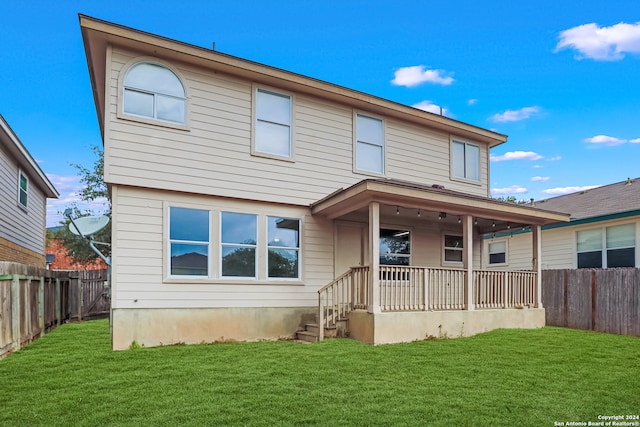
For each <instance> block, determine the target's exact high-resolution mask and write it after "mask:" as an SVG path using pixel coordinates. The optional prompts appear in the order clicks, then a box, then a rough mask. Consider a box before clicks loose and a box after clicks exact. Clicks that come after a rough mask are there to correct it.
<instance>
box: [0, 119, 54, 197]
mask: <svg viewBox="0 0 640 427" xmlns="http://www.w3.org/2000/svg"><path fill="white" fill-rule="evenodd" d="M0 142H2V145H3V146H5V147H6V149H7V150H8V151H9V153H11V155H12V156H13V157H14V158H15V159H16V161H17V162H18V165H19V166H20V167H21V168H22V169H23V170H24V171H25V172H26V173H27V175H28V176H29V178H30V179H31V182H32V184H35V185H36V186H37V187H38V188H40V189H41V190H42V191H43V192H44V194H45V196H46V197H48V198H50V199H57V198H58V197H59V196H60V193H58V190H56V189H55V187H54V186H53V184H51V181H49V178H47V176H46V175H45V174H44V172H42V169H40V166H38V163H37V162H36V161H35V160H34V159H33V157H31V154H29V151H27V149H26V148H25V146H24V145H23V144H22V142H21V141H20V139H18V136H17V135H16V134H15V133H14V132H13V130H12V129H11V127H10V126H9V124H8V123H7V122H6V120H5V119H4V117H2V114H0Z"/></svg>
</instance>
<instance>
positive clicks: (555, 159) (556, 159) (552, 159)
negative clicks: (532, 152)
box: [547, 156, 562, 162]
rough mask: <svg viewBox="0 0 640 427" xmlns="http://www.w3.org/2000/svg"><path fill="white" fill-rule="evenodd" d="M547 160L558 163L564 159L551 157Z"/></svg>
mask: <svg viewBox="0 0 640 427" xmlns="http://www.w3.org/2000/svg"><path fill="white" fill-rule="evenodd" d="M547 160H548V161H550V162H557V161H558V160H562V157H561V156H554V157H549V158H548V159H547Z"/></svg>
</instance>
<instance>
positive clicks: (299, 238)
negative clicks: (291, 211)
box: [264, 214, 302, 282]
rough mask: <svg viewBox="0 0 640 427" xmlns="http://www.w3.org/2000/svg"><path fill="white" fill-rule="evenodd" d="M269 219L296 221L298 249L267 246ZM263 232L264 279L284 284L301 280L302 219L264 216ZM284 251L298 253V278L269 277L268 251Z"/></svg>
mask: <svg viewBox="0 0 640 427" xmlns="http://www.w3.org/2000/svg"><path fill="white" fill-rule="evenodd" d="M269 217H273V218H285V219H293V220H297V221H298V247H297V248H294V247H288V246H269ZM264 225H265V227H264V230H265V241H264V247H265V263H264V277H265V278H266V280H268V281H269V282H273V281H285V282H298V281H300V280H302V219H301V218H297V217H291V216H286V215H272V214H269V215H264ZM270 248H272V249H284V250H297V251H298V277H269V249H270Z"/></svg>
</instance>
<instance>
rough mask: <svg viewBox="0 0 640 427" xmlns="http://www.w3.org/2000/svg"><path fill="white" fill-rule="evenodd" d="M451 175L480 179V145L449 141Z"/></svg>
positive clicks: (473, 179)
mask: <svg viewBox="0 0 640 427" xmlns="http://www.w3.org/2000/svg"><path fill="white" fill-rule="evenodd" d="M451 176H452V177H454V178H460V179H468V180H470V181H480V147H479V146H477V145H475V144H469V143H468V142H460V141H452V142H451Z"/></svg>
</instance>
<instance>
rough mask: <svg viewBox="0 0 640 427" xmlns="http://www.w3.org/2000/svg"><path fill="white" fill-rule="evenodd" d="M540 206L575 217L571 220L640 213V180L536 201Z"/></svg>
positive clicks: (629, 180)
mask: <svg viewBox="0 0 640 427" xmlns="http://www.w3.org/2000/svg"><path fill="white" fill-rule="evenodd" d="M536 207H540V208H542V209H547V210H552V211H556V212H566V213H568V214H570V215H571V221H576V220H581V219H585V218H594V217H600V216H605V215H613V214H621V213H624V212H632V211H639V212H638V214H640V178H635V179H630V178H629V179H626V180H624V181H620V182H616V183H614V184H609V185H603V186H602V187H596V188H592V189H590V190H584V191H579V192H576V193H571V194H566V195H564V196H558V197H553V198H550V199H545V200H540V201H537V202H536Z"/></svg>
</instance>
